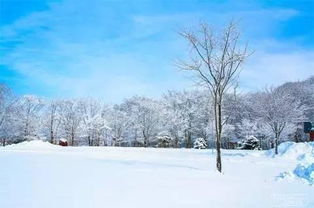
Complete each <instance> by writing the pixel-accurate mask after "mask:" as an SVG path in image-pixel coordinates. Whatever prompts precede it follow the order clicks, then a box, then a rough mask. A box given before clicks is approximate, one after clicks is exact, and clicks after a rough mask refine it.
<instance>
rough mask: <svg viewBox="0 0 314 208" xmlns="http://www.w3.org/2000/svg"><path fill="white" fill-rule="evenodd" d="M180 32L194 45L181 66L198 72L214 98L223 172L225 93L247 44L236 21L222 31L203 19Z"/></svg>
mask: <svg viewBox="0 0 314 208" xmlns="http://www.w3.org/2000/svg"><path fill="white" fill-rule="evenodd" d="M180 35H181V36H182V37H183V38H185V39H186V40H187V41H188V43H189V44H190V45H191V46H192V54H191V58H190V60H189V61H181V62H180V63H179V67H180V68H182V69H184V70H189V71H193V72H195V74H194V75H195V76H196V81H197V83H198V84H199V85H201V86H205V87H206V88H207V89H208V92H209V93H210V95H211V96H212V99H213V108H214V118H215V119H214V120H215V136H216V149H217V158H216V166H217V170H218V171H219V172H221V169H222V164H221V153H220V147H221V137H222V129H223V125H224V123H225V121H224V120H223V115H222V104H223V97H224V94H225V93H226V92H227V91H228V88H229V87H230V85H231V84H232V83H233V81H234V80H235V79H236V78H237V75H238V72H239V71H240V67H241V65H242V63H243V61H244V60H245V59H246V57H247V56H248V53H247V50H246V48H247V47H246V46H245V47H244V48H243V49H242V48H241V47H240V44H239V37H240V34H239V32H238V30H237V26H236V24H234V23H233V22H231V23H230V24H229V25H227V27H226V28H225V29H224V30H223V32H222V33H221V34H215V33H214V31H213V30H212V28H211V27H210V26H209V25H207V24H204V23H202V24H200V25H199V27H198V29H197V30H194V31H193V30H187V31H182V32H180Z"/></svg>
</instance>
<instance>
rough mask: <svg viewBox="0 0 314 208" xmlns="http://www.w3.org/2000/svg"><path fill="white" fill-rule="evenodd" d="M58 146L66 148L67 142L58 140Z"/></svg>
mask: <svg viewBox="0 0 314 208" xmlns="http://www.w3.org/2000/svg"><path fill="white" fill-rule="evenodd" d="M59 145H60V146H64V147H65V146H68V141H67V140H66V139H60V140H59Z"/></svg>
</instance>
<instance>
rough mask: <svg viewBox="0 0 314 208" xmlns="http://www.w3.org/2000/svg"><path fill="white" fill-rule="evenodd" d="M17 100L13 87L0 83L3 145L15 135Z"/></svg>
mask: <svg viewBox="0 0 314 208" xmlns="http://www.w3.org/2000/svg"><path fill="white" fill-rule="evenodd" d="M16 102H17V98H16V97H15V95H14V94H13V92H12V91H11V89H10V88H8V87H7V86H6V85H5V84H0V139H1V141H2V145H3V146H5V145H6V142H7V141H8V140H10V139H11V138H12V137H13V136H15V133H14V128H13V127H14V115H15V113H16V105H15V104H16Z"/></svg>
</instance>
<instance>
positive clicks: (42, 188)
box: [0, 141, 314, 208]
mask: <svg viewBox="0 0 314 208" xmlns="http://www.w3.org/2000/svg"><path fill="white" fill-rule="evenodd" d="M313 149H314V144H313V143H311V144H294V143H284V144H282V145H281V146H280V154H279V155H278V156H276V157H274V156H273V154H272V152H269V151H240V150H224V151H223V174H220V173H218V172H216V171H215V154H214V152H213V151H212V150H193V149H189V150H188V149H153V148H147V149H145V148H118V147H59V146H54V145H51V144H49V143H44V142H40V141H32V142H25V143H21V144H17V145H11V146H7V147H1V148H0V207H1V208H15V207H17V208H35V207H36V208H50V207H51V208H63V207H64V208H72V207H73V208H89V207H92V208H97V207H101V208H104V207H108V208H116V207H119V208H147V207H149V208H157V207H158V208H161V207H162V208H186V207H189V208H209V207H213V208H215V207H220V208H221V207H228V208H229V207H241V208H242V207H249V208H251V207H261V208H265V207H284V208H286V207H298V208H299V207H314V197H313V196H314V185H311V184H312V182H313V181H311V180H312V179H314V172H313V171H311V167H312V166H311V165H313V163H314V161H313V158H314V150H313ZM300 165H301V166H302V167H303V169H302V168H299V169H298V167H299V166H300ZM301 169H302V170H303V172H302V170H301ZM304 175H305V176H304ZM303 176H304V177H303Z"/></svg>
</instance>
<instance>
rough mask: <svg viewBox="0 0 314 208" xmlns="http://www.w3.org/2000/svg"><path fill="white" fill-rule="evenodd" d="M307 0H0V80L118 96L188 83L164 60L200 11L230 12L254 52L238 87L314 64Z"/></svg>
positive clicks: (177, 53) (179, 47)
mask: <svg viewBox="0 0 314 208" xmlns="http://www.w3.org/2000/svg"><path fill="white" fill-rule="evenodd" d="M313 2H314V1H312V0H298V1H296V0H291V1H289V0H287V1H281V0H273V1H271V0H265V1H257V0H256V1H254V0H243V1H240V0H234V1H227V0H222V1H218V0H211V1H209V0H208V1H206V0H189V1H188V0H167V1H166V0H134V1H132V0H50V1H48V0H47V1H45V0H0V7H1V8H0V9H1V10H0V82H5V83H7V84H8V85H9V86H10V87H12V88H13V89H14V90H15V91H16V92H17V93H19V94H36V95H39V96H44V97H67V96H70V97H83V96H95V97H98V98H102V99H104V100H107V101H108V102H119V101H121V100H122V99H123V98H125V97H129V96H132V95H135V94H139V95H147V96H160V95H161V94H162V93H163V92H165V91H166V90H168V89H189V88H191V87H192V86H193V83H192V82H191V81H190V80H189V79H188V78H187V77H186V76H185V74H184V73H182V72H180V71H178V70H177V69H176V67H175V66H174V61H175V60H176V59H177V58H184V57H185V56H186V52H187V47H186V45H185V42H183V40H181V39H180V37H179V36H178V35H177V31H178V30H180V29H181V28H184V27H189V26H193V25H195V24H197V23H198V22H199V21H206V22H208V23H209V24H211V25H213V26H214V27H217V28H219V27H222V26H223V25H224V24H225V23H226V22H228V21H229V20H231V19H236V20H238V21H239V24H240V28H241V31H242V33H243V39H244V40H247V41H248V42H249V46H250V48H251V49H252V50H254V51H255V53H254V54H253V55H252V56H251V57H250V58H249V60H248V61H247V63H246V65H245V66H244V69H243V71H242V74H241V77H240V83H239V84H240V87H241V89H243V90H256V89H261V88H263V87H264V86H265V85H268V86H270V85H278V84H280V83H283V82H285V81H295V80H300V79H304V78H307V77H308V76H310V75H313V74H314V61H313V60H314V3H313Z"/></svg>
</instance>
